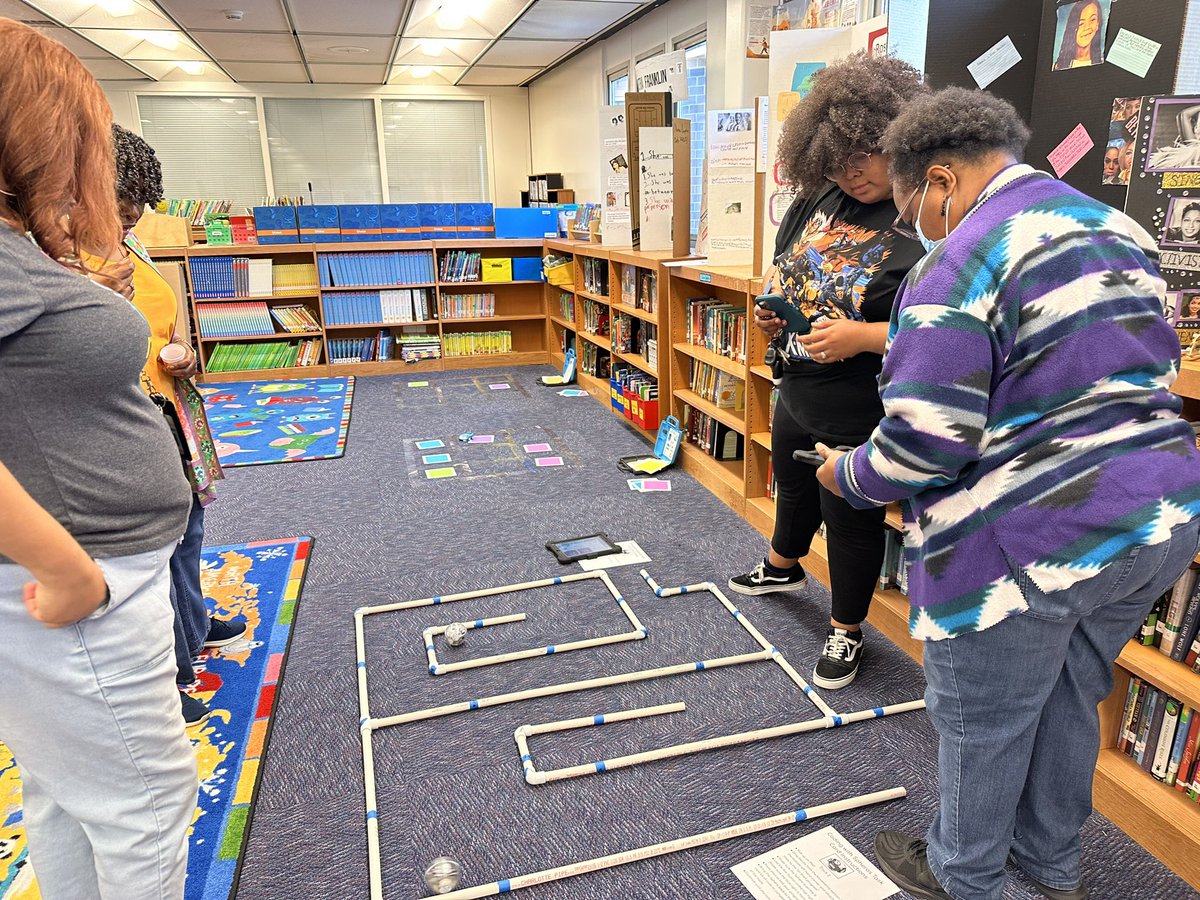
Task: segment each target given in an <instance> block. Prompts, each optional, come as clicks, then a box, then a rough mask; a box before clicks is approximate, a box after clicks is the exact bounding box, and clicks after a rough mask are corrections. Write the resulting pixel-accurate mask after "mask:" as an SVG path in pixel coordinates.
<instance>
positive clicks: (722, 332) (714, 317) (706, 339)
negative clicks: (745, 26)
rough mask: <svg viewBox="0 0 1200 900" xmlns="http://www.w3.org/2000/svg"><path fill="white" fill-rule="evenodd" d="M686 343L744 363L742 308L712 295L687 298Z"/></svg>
mask: <svg viewBox="0 0 1200 900" xmlns="http://www.w3.org/2000/svg"><path fill="white" fill-rule="evenodd" d="M687 342H688V343H689V344H695V345H697V346H699V347H705V348H706V349H708V350H711V351H712V352H713V353H719V354H720V355H721V356H727V357H729V358H730V359H733V360H737V361H738V362H745V361H746V308H745V307H744V306H735V305H734V304H732V303H723V302H721V301H720V300H714V299H713V298H712V297H695V298H693V299H691V300H688V302H687Z"/></svg>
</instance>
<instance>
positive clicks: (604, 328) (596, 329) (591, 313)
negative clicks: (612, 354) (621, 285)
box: [583, 297, 609, 337]
mask: <svg viewBox="0 0 1200 900" xmlns="http://www.w3.org/2000/svg"><path fill="white" fill-rule="evenodd" d="M608 325H609V320H608V304H606V303H597V302H596V301H595V300H589V299H587V298H586V297H585V298H584V301H583V328H584V331H589V332H591V333H592V334H594V335H596V336H597V337H608Z"/></svg>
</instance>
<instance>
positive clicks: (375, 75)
mask: <svg viewBox="0 0 1200 900" xmlns="http://www.w3.org/2000/svg"><path fill="white" fill-rule="evenodd" d="M309 68H310V69H312V74H313V81H315V82H317V83H319V84H382V83H383V75H384V71H385V70H386V68H387V67H386V66H350V65H336V64H334V63H313V64H312V65H310V66H309Z"/></svg>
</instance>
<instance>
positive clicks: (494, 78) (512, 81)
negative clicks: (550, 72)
mask: <svg viewBox="0 0 1200 900" xmlns="http://www.w3.org/2000/svg"><path fill="white" fill-rule="evenodd" d="M540 71H542V70H541V69H540V68H535V69H515V68H512V69H504V68H499V67H497V66H475V67H474V68H472V69H471V70H470V71H468V72H467V74H466V75H464V76H463V77H462V80H461V81H459V82H458V83H459V84H491V85H518V84H521V83H522V82H523V81H525V79H527V78H532V77H533V76H534V75H536V74H537V73H538V72H540Z"/></svg>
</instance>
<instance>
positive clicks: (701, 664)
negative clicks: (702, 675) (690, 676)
mask: <svg viewBox="0 0 1200 900" xmlns="http://www.w3.org/2000/svg"><path fill="white" fill-rule="evenodd" d="M703 668H704V663H702V662H698V663H696V671H697V672H699V671H700V670H701V669H703Z"/></svg>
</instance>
